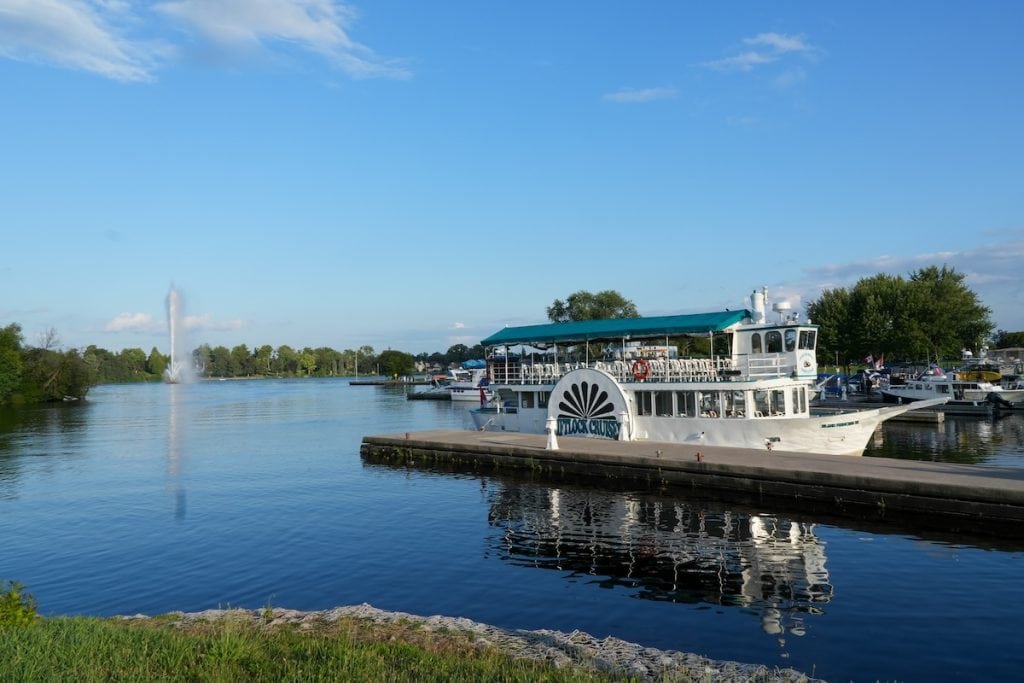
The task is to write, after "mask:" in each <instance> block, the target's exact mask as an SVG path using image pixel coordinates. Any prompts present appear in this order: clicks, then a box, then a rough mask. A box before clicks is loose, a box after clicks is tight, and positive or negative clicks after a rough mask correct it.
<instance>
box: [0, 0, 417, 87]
mask: <svg viewBox="0 0 1024 683" xmlns="http://www.w3.org/2000/svg"><path fill="white" fill-rule="evenodd" d="M354 18H355V15H354V12H353V11H352V9H351V8H350V7H349V6H348V5H347V4H345V3H342V2H338V1H337V0H167V1H165V2H157V3H153V4H150V3H138V2H130V1H128V0H0V57H3V58H8V59H16V60H20V61H30V62H37V63H41V64H49V65H54V66H60V67H65V68H70V69H77V70H80V71H86V72H90V73H94V74H98V75H100V76H104V77H106V78H110V79H113V80H118V81H125V82H138V81H151V80H153V79H154V78H155V73H156V71H157V69H158V68H159V67H161V66H163V65H164V64H166V63H168V62H169V61H170V60H171V59H172V58H174V57H176V56H177V55H179V54H180V53H181V49H180V45H179V44H175V43H174V42H173V41H174V40H177V41H181V43H180V44H182V45H183V44H186V43H188V44H194V43H195V41H196V40H200V41H205V42H207V43H208V44H212V45H216V46H217V47H219V48H220V49H223V50H227V51H230V52H232V53H234V54H241V55H248V54H251V53H253V52H256V51H264V52H270V53H277V52H287V51H288V50H293V49H295V48H298V49H299V50H302V51H306V52H309V53H312V54H315V55H318V56H319V57H321V58H323V59H324V60H325V61H326V62H327V63H328V64H329V65H330V66H331V67H332V68H334V69H337V70H339V71H341V72H344V73H346V74H348V75H349V76H351V77H353V78H374V77H383V78H408V77H409V76H410V71H409V70H408V69H407V68H406V67H405V66H404V65H402V64H401V63H399V62H397V61H396V60H390V59H385V58H382V57H380V56H379V55H377V54H376V53H375V52H374V51H373V50H371V49H370V48H369V47H367V46H365V45H362V44H360V43H358V42H356V41H354V40H353V39H352V38H351V36H350V32H349V29H350V27H351V24H352V21H353V19H354ZM152 36H161V38H153V37H152ZM172 39H173V40H172Z"/></svg>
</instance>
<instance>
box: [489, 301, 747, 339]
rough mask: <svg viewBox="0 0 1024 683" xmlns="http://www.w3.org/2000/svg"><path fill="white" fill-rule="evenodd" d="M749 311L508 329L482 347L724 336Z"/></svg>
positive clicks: (579, 322)
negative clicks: (689, 336)
mask: <svg viewBox="0 0 1024 683" xmlns="http://www.w3.org/2000/svg"><path fill="white" fill-rule="evenodd" d="M749 317H751V313H750V311H748V310H746V309H740V310H738V311H720V312H717V313H694V314H690V315H664V316H656V317H651V318H609V319H607V320H578V321H569V322H562V323H547V324H544V325H523V326H521V327H506V328H505V329H503V330H501V331H499V332H495V333H494V334H492V335H491V336H490V337H487V338H486V339H484V340H483V341H481V342H480V343H481V344H482V345H483V346H508V345H513V344H529V343H531V342H535V343H552V342H553V343H578V342H590V341H611V340H616V339H652V338H654V337H666V336H667V337H674V336H680V335H686V334H708V333H711V332H723V331H725V330H727V329H729V328H730V327H732V326H733V325H735V324H737V323H739V322H740V321H741V320H743V319H745V318H749Z"/></svg>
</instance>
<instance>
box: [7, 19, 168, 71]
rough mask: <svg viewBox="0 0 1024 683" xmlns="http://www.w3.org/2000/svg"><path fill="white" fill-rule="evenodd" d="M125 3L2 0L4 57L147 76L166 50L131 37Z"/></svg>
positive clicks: (87, 69) (88, 69) (86, 69)
mask: <svg viewBox="0 0 1024 683" xmlns="http://www.w3.org/2000/svg"><path fill="white" fill-rule="evenodd" d="M126 9H127V7H126V5H125V3H123V2H103V1H102V0H93V1H92V2H89V1H88V0H0V56H3V57H6V58H8V59H16V60H20V61H30V62H41V63H45V64H55V65H58V66H62V67H67V68H72V69H79V70H82V71H89V72H92V73H95V74H99V75H100V76H105V77H106V78H111V79H114V80H118V81H148V80H151V79H152V71H153V68H154V66H155V64H156V61H157V59H158V57H159V56H160V53H161V52H162V50H161V49H159V48H158V47H155V46H154V44H146V43H143V42H135V41H133V40H131V39H129V38H128V37H127V36H126V34H125V31H126V27H125V25H124V23H123V22H124V20H125V10H126Z"/></svg>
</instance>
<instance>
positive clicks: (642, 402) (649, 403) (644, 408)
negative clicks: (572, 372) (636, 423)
mask: <svg viewBox="0 0 1024 683" xmlns="http://www.w3.org/2000/svg"><path fill="white" fill-rule="evenodd" d="M653 393H654V392H653V391H638V392H636V394H634V395H635V396H636V414H637V415H653V414H654V397H653V396H652V394H653Z"/></svg>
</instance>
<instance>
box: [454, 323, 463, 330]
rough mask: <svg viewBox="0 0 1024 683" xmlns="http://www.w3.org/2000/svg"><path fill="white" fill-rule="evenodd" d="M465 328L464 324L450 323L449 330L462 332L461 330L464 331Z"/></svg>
mask: <svg viewBox="0 0 1024 683" xmlns="http://www.w3.org/2000/svg"><path fill="white" fill-rule="evenodd" d="M465 327H466V323H452V326H451V328H450V329H453V330H462V329H465Z"/></svg>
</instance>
